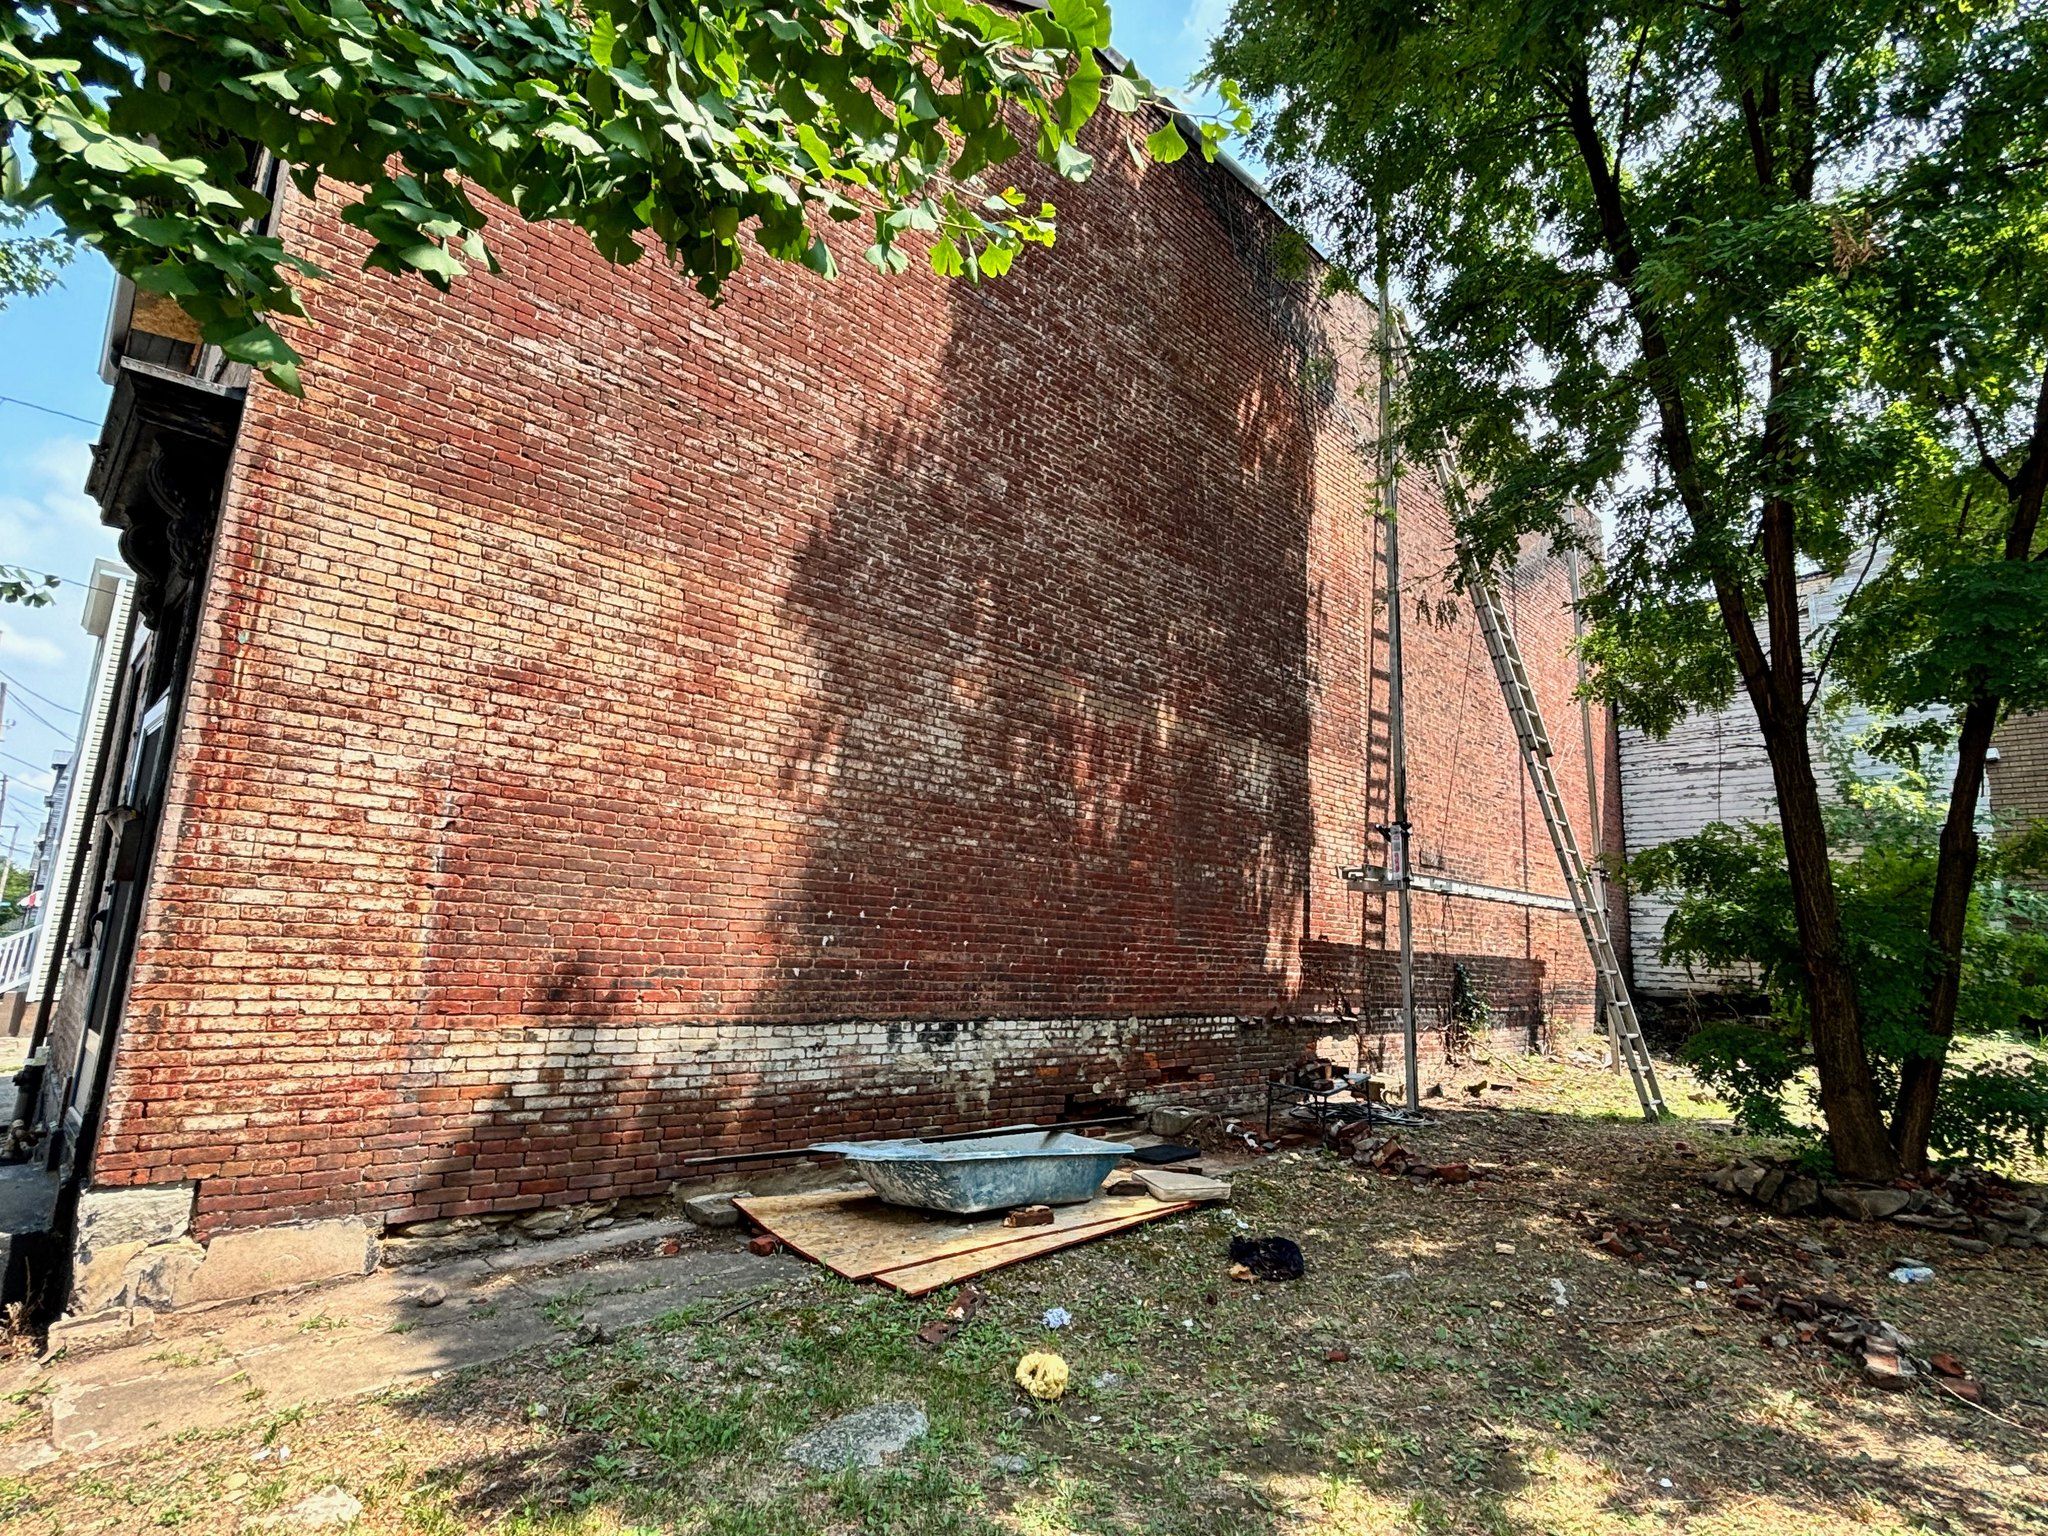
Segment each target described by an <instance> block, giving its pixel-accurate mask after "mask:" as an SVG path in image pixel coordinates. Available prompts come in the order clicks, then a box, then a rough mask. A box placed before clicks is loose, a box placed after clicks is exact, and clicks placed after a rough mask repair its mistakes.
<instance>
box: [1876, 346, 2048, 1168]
mask: <svg viewBox="0 0 2048 1536" xmlns="http://www.w3.org/2000/svg"><path fill="white" fill-rule="evenodd" d="M1986 463H1987V467H1989V468H1990V469H1991V470H1992V472H1993V473H1994V474H1997V467H1996V465H1995V464H1991V463H1990V461H1989V457H1988V455H1987V458H1986ZM1998 478H2000V479H2001V480H2003V481H2004V482H2005V486H2006V492H2007V495H2008V497H2009V498H2010V500H2011V503H2012V521H2011V522H2010V523H2008V524H2007V525H2006V530H2005V549H2004V556H2005V558H2006V559H2007V560H2013V561H2021V560H2031V559H2033V558H2034V539H2035V536H2036V534H2037V533H2038V532H2039V531H2040V527H2041V508H2042V503H2043V502H2044V500H2048V374H2044V375H2043V376H2042V379H2041V387H2040V390H2039V392H2038V393H2037V394H2036V395H2035V397H2034V425H2033V432H2032V434H2031V435H2030V436H2029V438H2028V439H2027V451H2026V453H2025V455H2024V456H2023V457H2022V458H2021V460H2020V466H2019V472H2018V473H2017V474H2015V475H2012V476H2010V477H2006V476H2003V475H2000V476H1998ZM2001 704H2002V701H2001V700H2000V699H1998V698H1995V697H1991V696H1988V695H1981V694H1980V695H1979V696H1978V697H1977V698H1974V699H1972V700H1971V701H1970V704H1969V707H1968V708H1966V709H1965V710H1964V711H1963V722H1962V728H1961V730H1960V732H1959V733H1958V735H1957V739H1956V780H1955V784H1954V785H1953V786H1952V787H1951V788H1950V790H1949V797H1948V815H1947V816H1946V818H1944V820H1943V821H1942V824H1941V849H1940V852H1939V854H1938V856H1937V857H1936V859H1935V864H1934V899H1933V901H1932V903H1931V905H1930V909H1929V912H1928V917H1927V938H1928V941H1929V943H1931V944H1932V945H1933V948H1934V954H1935V973H1934V979H1933V981H1932V983H1931V984H1930V985H1929V987H1928V991H1927V1020H1926V1024H1927V1032H1928V1033H1929V1034H1930V1035H1932V1036H1934V1039H1935V1044H1934V1045H1933V1047H1932V1048H1931V1049H1929V1050H1926V1051H1923V1052H1919V1053H1917V1054H1914V1055H1911V1056H1908V1057H1907V1058H1906V1061H1905V1063H1904V1065H1903V1067H1902V1068H1901V1070H1900V1075H1899V1102H1898V1104H1897V1105H1896V1106H1895V1107H1894V1109H1893V1113H1892V1145H1893V1147H1895V1148H1896V1149H1897V1150H1898V1156H1899V1163H1900V1165H1901V1166H1902V1167H1904V1168H1905V1169H1906V1170H1907V1171H1908V1172H1909V1173H1918V1172H1919V1171H1920V1170H1921V1169H1923V1168H1925V1167H1926V1166H1927V1143H1928V1138H1929V1136H1930V1134H1931V1133H1932V1132H1933V1129H1934V1101H1935V1098H1936V1096H1937V1094H1938V1093H1939V1092H1940V1089H1941V1069H1942V1065H1943V1063H1944V1062H1946V1061H1947V1059H1948V1042H1949V1041H1950V1039H1952V1038H1953V1037H1954V1035H1955V1032H1956V1007H1957V1005H1958V1003H1959V1002H1960V1001H1961V998H1962V982H1963V928H1964V923H1965V920H1966V918H1967V917H1968V915H1969V910H1970V889H1971V887H1972V886H1974V885H1975V884H1976V881H1977V854H1978V847H1977V796H1978V795H1979V794H1980V793H1981V792H1982V790H1983V787H1984V759H1985V757H1986V755H1987V754H1988V753H1989V752H1990V750H1991V733H1992V732H1993V731H1994V730H1996V729H1997V727H1998V715H1999V710H2000V707H2001Z"/></svg>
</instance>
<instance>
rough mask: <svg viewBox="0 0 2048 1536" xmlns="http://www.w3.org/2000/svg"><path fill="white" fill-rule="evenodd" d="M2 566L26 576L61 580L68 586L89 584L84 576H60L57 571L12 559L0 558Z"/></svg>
mask: <svg viewBox="0 0 2048 1536" xmlns="http://www.w3.org/2000/svg"><path fill="white" fill-rule="evenodd" d="M0 566H4V567H5V568H6V569H8V570H10V571H19V572H21V574H22V575H24V576H41V577H43V578H44V579H45V580H48V581H54V582H59V583H61V584H63V585H64V586H67V587H82V586H85V585H86V584H87V583H86V580H85V578H84V577H83V576H59V575H58V574H57V573H56V572H55V571H39V570H37V569H36V568H35V567H34V566H32V565H17V564H15V563H14V562H13V561H12V560H0Z"/></svg>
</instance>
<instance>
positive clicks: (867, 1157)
mask: <svg viewBox="0 0 2048 1536" xmlns="http://www.w3.org/2000/svg"><path fill="white" fill-rule="evenodd" d="M811 1150H812V1151H814V1152H837V1153H838V1154H839V1155H840V1156H841V1157H844V1158H845V1159H846V1160H847V1161H848V1162H849V1163H852V1164H853V1165H854V1167H856V1168H858V1169H859V1170H860V1176H861V1177H862V1178H864V1179H866V1180H867V1181H868V1187H869V1188H870V1189H872V1190H874V1192H875V1193H876V1194H878V1195H880V1196H881V1197H882V1198H883V1199H884V1200H886V1201H888V1202H889V1203H890V1204H891V1205H909V1206H916V1207H919V1208H920V1209H923V1210H928V1211H952V1212H954V1213H955V1214H957V1215H961V1216H972V1215H974V1214H976V1213H977V1212H980V1211H1008V1210H1014V1209H1015V1208H1016V1207H1018V1206H1020V1205H1079V1204H1080V1203H1081V1202H1082V1201H1084V1200H1093V1199H1094V1198H1095V1195H1096V1192H1097V1191H1098V1190H1100V1189H1101V1188H1102V1181H1103V1180H1104V1179H1106V1178H1108V1177H1109V1173H1110V1170H1111V1169H1112V1168H1114V1167H1116V1165H1117V1162H1118V1161H1119V1160H1120V1159H1122V1158H1125V1157H1128V1156H1129V1155H1130V1151H1131V1149H1130V1148H1129V1147H1127V1146H1125V1145H1123V1143H1121V1142H1116V1141H1095V1140H1093V1139H1091V1138H1089V1137H1087V1136H1076V1135H1074V1134H1073V1133H1072V1132H1070V1131H1025V1132H1022V1133H1021V1134H1018V1135H1013V1136H984V1137H980V1138H978V1139H976V1140H973V1141H919V1140H915V1139H912V1140H908V1141H821V1142H819V1143H818V1144H817V1145H816V1146H814V1147H812V1148H811Z"/></svg>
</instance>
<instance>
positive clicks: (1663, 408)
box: [1562, 59, 1778, 724]
mask: <svg viewBox="0 0 2048 1536" xmlns="http://www.w3.org/2000/svg"><path fill="white" fill-rule="evenodd" d="M1562 86H1563V89H1564V93H1565V98H1566V118H1567V121H1568V122H1569V123H1570V126H1571V131H1572V140H1573V142H1574V143H1575V144H1576V145H1577V147H1578V151H1579V158H1580V159H1581V160H1582V161H1583V162H1584V164H1585V168H1586V175H1587V178H1588V179H1589V180H1590V181H1591V183H1592V189H1593V205H1594V209H1595V211H1596V215H1597V217H1598V219H1599V222H1600V238H1601V243H1602V244H1603V245H1604V246H1605V247H1606V249H1607V255H1608V261H1609V262H1610V264H1611V269H1612V276H1613V281H1614V284H1615V286H1616V287H1617V288H1619V289H1620V290H1621V292H1622V296H1623V298H1624V299H1626V300H1627V303H1628V309H1629V314H1630V316H1631V317H1632V318H1633V319H1634V321H1635V323H1636V336H1637V344H1638V345H1639V346H1640V347H1641V349H1642V354H1643V367H1644V372H1645V374H1646V376H1647V379H1648V383H1649V386H1650V395H1651V398H1652V399H1654V400H1655V401H1656V404H1657V418H1658V425H1659V428H1660V435H1661V438H1662V442H1663V446H1664V458H1665V462H1666V463H1667V464H1668V465H1669V466H1670V469H1671V483H1672V488H1673V489H1674V490H1676V491H1677V492H1678V500H1679V504H1680V505H1681V506H1683V507H1684V508H1685V512H1686V516H1687V518H1688V519H1689V520H1690V521H1691V523H1692V526H1693V532H1694V534H1695V535H1696V536H1698V537H1699V538H1701V539H1702V540H1705V539H1706V538H1707V531H1708V527H1709V523H1710V516H1709V509H1708V506H1707V489H1706V482H1705V480H1704V478H1703V477H1702V475H1701V473H1700V464H1699V454H1698V451H1697V450H1696V449H1695V447H1694V445H1693V439H1692V422H1691V420H1690V418H1689V416H1688V414H1687V412H1686V407H1685V396H1684V392H1683V391H1682V389H1681V388H1680V385H1679V380H1678V367H1677V364H1676V361H1675V360H1674V359H1673V357H1672V355H1671V342H1670V339H1669V337H1667V336H1666V335H1665V333H1664V325H1663V321H1662V319H1661V318H1660V317H1659V316H1658V314H1657V312H1656V310H1655V309H1654V308H1653V307H1652V306H1651V305H1650V303H1649V302H1648V300H1647V299H1646V298H1645V296H1644V295H1643V293H1642V291H1641V288H1640V285H1639V282H1638V277H1639V274H1640V273H1641V271H1642V265H1643V259H1642V254H1641V253H1640V252H1639V251H1638V250H1637V249H1636V244H1635V235H1634V233H1633V231H1632V230H1631V229H1630V228H1629V222H1628V210H1627V207H1626V205H1625V204H1624V203H1623V201H1622V195H1621V177H1620V168H1619V166H1618V165H1616V164H1614V163H1611V162H1610V161H1609V159H1608V155H1607V146H1606V144H1605V143H1604V142H1603V141H1602V140H1601V137H1600V126H1599V124H1598V123H1597V122H1596V121H1595V120H1594V116H1593V96H1592V87H1591V84H1590V82H1589V81H1588V79H1587V75H1586V65H1585V61H1584V60H1583V59H1576V60H1574V61H1573V67H1572V69H1571V71H1570V73H1569V74H1568V75H1567V76H1566V78H1565V79H1564V80H1563V81H1562ZM1709 547H1711V545H1710V546H1709ZM1711 575H1712V578H1713V583H1714V597H1715V602H1716V606H1717V607H1718V608H1719V610H1720V614H1721V623H1722V627H1723V628H1725V629H1726V630H1727V632H1728V640H1729V644H1730V645H1731V646H1732V647H1733V649H1734V651H1735V665H1736V669H1737V670H1738V671H1739V672H1740V673H1741V675H1742V681H1743V686H1744V688H1745V689H1747V691H1748V693H1749V696H1750V702H1751V704H1752V705H1753V706H1754V707H1755V708H1756V711H1757V714H1758V717H1759V723H1763V724H1768V723H1770V722H1773V721H1775V720H1776V719H1777V716H1778V709H1777V704H1776V701H1775V700H1774V699H1773V698H1772V695H1771V689H1770V684H1769V675H1768V672H1769V663H1768V662H1767V660H1766V658H1765V656H1764V650H1763V643H1762V642H1761V641H1760V640H1759V639H1758V638H1757V633H1756V623H1755V620H1754V619H1753V618H1752V617H1751V616H1750V611H1749V599H1748V597H1747V596H1746V594H1745V593H1744V592H1743V590H1742V582H1741V580H1740V579H1739V577H1738V575H1737V574H1736V573H1735V572H1733V571H1730V570H1729V569H1728V567H1727V563H1726V561H1725V560H1720V559H1717V560H1716V561H1715V563H1714V568H1713V570H1712V572H1711Z"/></svg>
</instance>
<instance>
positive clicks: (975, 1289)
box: [917, 1285, 983, 1348]
mask: <svg viewBox="0 0 2048 1536" xmlns="http://www.w3.org/2000/svg"><path fill="white" fill-rule="evenodd" d="M982 1298H983V1293H982V1290H981V1288H980V1287H979V1286H974V1285H963V1286H962V1287H960V1294H959V1295H957V1296H955V1297H954V1298H953V1304H952V1305H951V1306H950V1307H948V1308H946V1311H945V1314H944V1315H943V1316H941V1317H935V1318H933V1319H932V1320H931V1321H930V1322H928V1323H926V1324H925V1325H924V1326H923V1327H922V1328H920V1329H918V1330H917V1337H918V1342H919V1343H921V1344H929V1345H931V1346H933V1347H934V1348H937V1347H938V1346H939V1345H941V1344H943V1343H945V1342H946V1341H947V1340H948V1339H950V1338H952V1337H953V1335H954V1334H956V1333H958V1332H959V1331H960V1330H961V1329H962V1328H965V1327H966V1326H967V1325H968V1324H969V1323H971V1322H973V1321H974V1314H975V1313H976V1312H978V1311H980V1310H981V1303H982Z"/></svg>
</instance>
